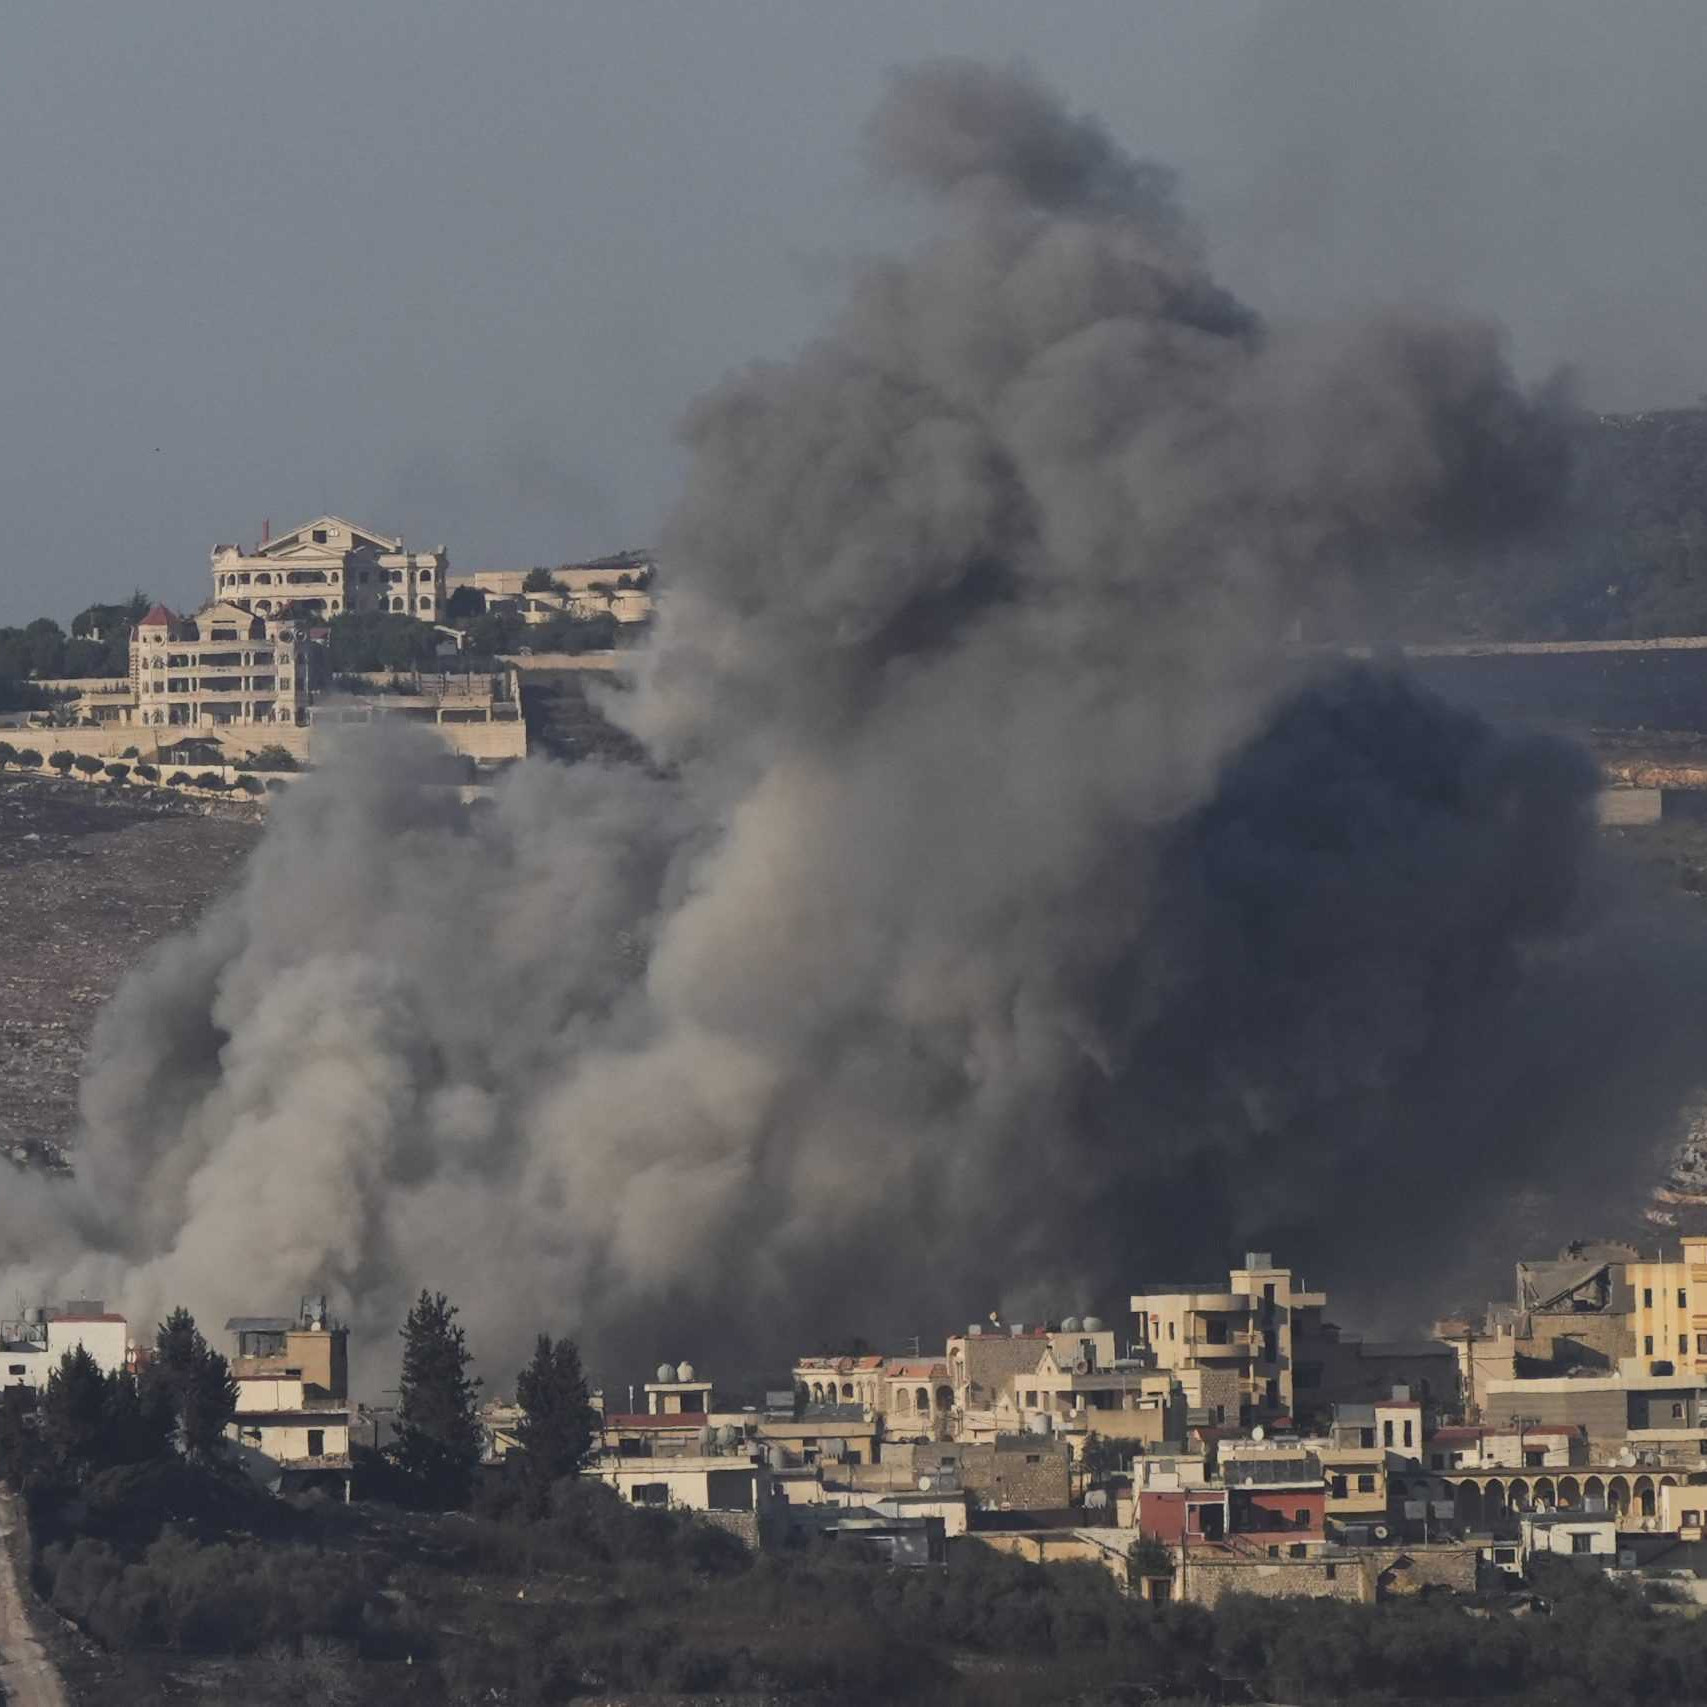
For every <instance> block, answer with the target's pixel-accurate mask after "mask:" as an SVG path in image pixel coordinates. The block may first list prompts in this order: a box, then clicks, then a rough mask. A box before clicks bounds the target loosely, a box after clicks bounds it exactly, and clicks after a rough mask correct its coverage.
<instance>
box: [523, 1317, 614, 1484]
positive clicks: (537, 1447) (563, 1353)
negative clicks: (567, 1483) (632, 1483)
mask: <svg viewBox="0 0 1707 1707" xmlns="http://www.w3.org/2000/svg"><path fill="white" fill-rule="evenodd" d="M516 1403H517V1404H518V1405H519V1406H520V1407H521V1411H522V1420H521V1426H520V1428H519V1429H518V1430H517V1431H516V1432H517V1439H518V1441H519V1443H520V1445H521V1448H522V1452H523V1454H524V1458H523V1471H524V1474H525V1475H526V1476H527V1478H528V1480H529V1482H530V1483H531V1484H532V1485H533V1487H534V1488H535V1489H536V1490H537V1491H538V1495H539V1497H540V1498H542V1499H543V1497H544V1494H545V1490H547V1489H548V1488H549V1487H550V1486H551V1484H552V1483H554V1482H558V1481H561V1480H562V1479H563V1478H564V1477H565V1476H573V1475H576V1474H577V1473H578V1472H579V1471H580V1469H581V1466H582V1465H583V1464H585V1463H586V1461H587V1457H588V1455H589V1454H590V1453H591V1452H592V1449H593V1431H594V1424H595V1421H596V1419H595V1416H594V1413H593V1407H592V1403H591V1400H590V1395H589V1394H588V1391H587V1377H586V1375H585V1374H584V1373H583V1371H582V1369H581V1352H580V1348H579V1347H578V1346H577V1345H576V1344H575V1342H574V1341H573V1340H571V1339H560V1340H558V1341H557V1342H556V1344H555V1345H554V1344H553V1343H552V1340H551V1336H550V1335H549V1334H541V1335H540V1336H539V1339H538V1341H537V1342H536V1344H535V1346H534V1353H533V1359H532V1361H531V1362H530V1363H529V1364H528V1366H527V1368H526V1369H524V1370H523V1371H522V1372H521V1374H519V1375H518V1376H517V1377H516Z"/></svg>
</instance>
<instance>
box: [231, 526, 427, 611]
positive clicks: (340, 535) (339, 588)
mask: <svg viewBox="0 0 1707 1707" xmlns="http://www.w3.org/2000/svg"><path fill="white" fill-rule="evenodd" d="M449 561H450V559H449V557H448V556H447V554H446V552H445V549H444V547H443V546H442V545H441V546H440V547H439V549H438V550H437V551H431V552H428V551H405V550H404V548H403V541H402V540H401V539H393V538H391V537H390V536H389V535H387V534H382V533H375V532H374V531H373V530H372V529H371V528H360V527H357V526H356V525H355V524H354V523H353V522H347V521H345V520H343V518H342V517H340V516H321V517H319V518H318V519H317V520H315V521H312V522H305V523H304V524H303V525H302V526H301V527H299V528H293V529H292V530H291V531H290V532H289V533H283V534H280V535H279V537H278V538H277V539H270V540H267V541H266V542H264V543H263V544H261V545H258V546H256V548H255V549H254V550H253V551H252V552H248V551H245V550H244V549H243V548H242V547H241V546H239V545H216V546H215V547H214V548H213V592H214V597H215V598H218V599H229V600H231V601H232V602H233V603H236V604H240V605H244V606H247V607H248V608H249V609H251V610H253V611H255V612H256V613H257V614H258V615H260V616H263V617H264V616H268V615H270V614H271V613H273V612H275V611H281V610H284V609H286V608H287V607H290V606H294V607H296V609H298V610H299V611H302V612H304V613H305V614H306V615H307V616H308V617H309V618H310V620H313V621H316V622H324V621H325V620H326V619H327V618H329V617H334V616H342V615H343V614H344V613H345V612H347V611H395V612H398V613H400V614H404V615H408V616H414V617H419V618H420V619H421V621H422V622H437V621H438V620H439V619H440V617H441V616H442V615H443V614H444V607H445V571H446V568H447V567H448V565H449Z"/></svg>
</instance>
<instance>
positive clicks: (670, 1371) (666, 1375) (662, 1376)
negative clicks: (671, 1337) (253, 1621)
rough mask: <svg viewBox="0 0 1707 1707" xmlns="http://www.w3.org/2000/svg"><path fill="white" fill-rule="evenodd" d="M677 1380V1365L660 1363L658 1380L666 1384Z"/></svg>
mask: <svg viewBox="0 0 1707 1707" xmlns="http://www.w3.org/2000/svg"><path fill="white" fill-rule="evenodd" d="M675 1378H676V1366H675V1364H673V1363H660V1364H659V1365H658V1379H659V1380H660V1381H662V1382H665V1383H669V1382H672V1381H674V1380H675Z"/></svg>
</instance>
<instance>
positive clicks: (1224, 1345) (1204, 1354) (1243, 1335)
mask: <svg viewBox="0 0 1707 1707" xmlns="http://www.w3.org/2000/svg"><path fill="white" fill-rule="evenodd" d="M1182 1343H1183V1344H1184V1346H1185V1349H1186V1350H1187V1351H1188V1352H1190V1353H1191V1355H1192V1356H1193V1357H1195V1358H1197V1359H1199V1360H1200V1361H1202V1360H1211V1361H1213V1360H1218V1359H1221V1358H1237V1359H1239V1360H1240V1361H1241V1362H1243V1361H1245V1360H1247V1359H1249V1358H1253V1357H1257V1356H1260V1355H1261V1351H1262V1337H1261V1336H1260V1335H1259V1334H1254V1333H1249V1332H1240V1333H1230V1334H1227V1335H1226V1336H1224V1337H1223V1338H1221V1339H1211V1338H1210V1337H1209V1336H1208V1335H1207V1334H1187V1335H1186V1337H1185V1339H1184V1341H1183V1342H1182Z"/></svg>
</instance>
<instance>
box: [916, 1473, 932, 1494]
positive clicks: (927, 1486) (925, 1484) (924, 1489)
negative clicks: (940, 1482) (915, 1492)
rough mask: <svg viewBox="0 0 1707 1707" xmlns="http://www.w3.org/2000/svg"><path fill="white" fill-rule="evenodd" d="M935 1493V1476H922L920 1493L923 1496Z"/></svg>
mask: <svg viewBox="0 0 1707 1707" xmlns="http://www.w3.org/2000/svg"><path fill="white" fill-rule="evenodd" d="M935 1491H936V1478H935V1477H934V1476H921V1477H920V1478H919V1492H920V1493H921V1494H929V1493H934V1492H935Z"/></svg>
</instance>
